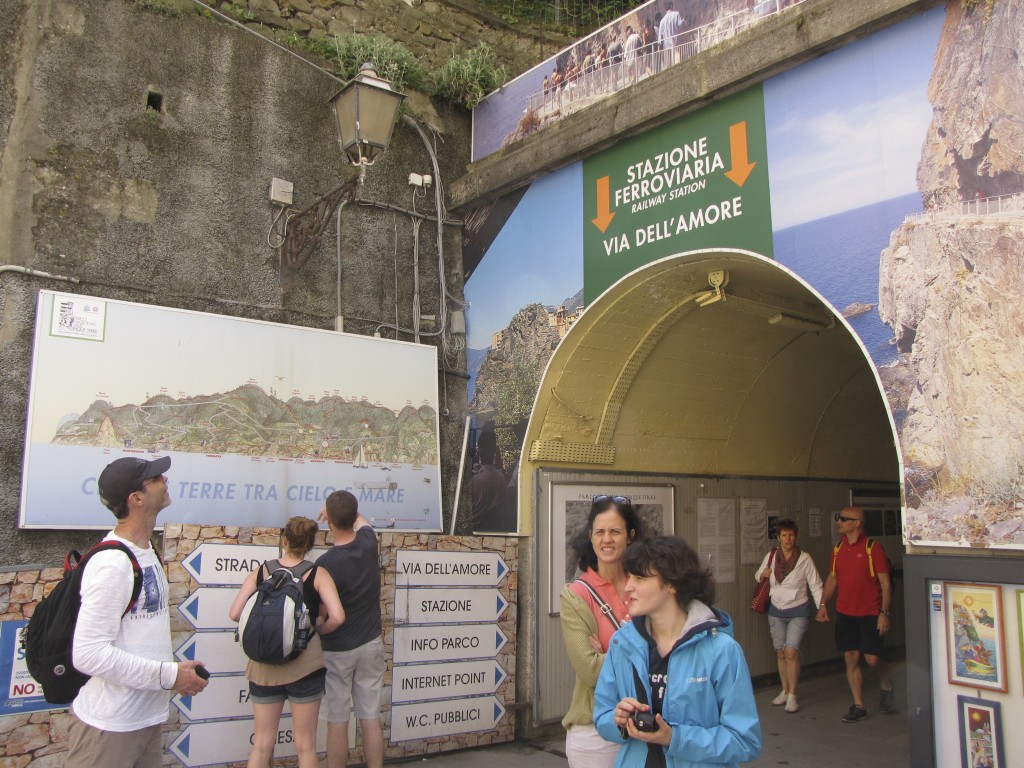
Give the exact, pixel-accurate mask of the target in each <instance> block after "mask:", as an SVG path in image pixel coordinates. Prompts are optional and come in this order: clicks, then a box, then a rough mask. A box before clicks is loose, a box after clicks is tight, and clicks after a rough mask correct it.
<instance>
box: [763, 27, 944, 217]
mask: <svg viewBox="0 0 1024 768" xmlns="http://www.w3.org/2000/svg"><path fill="white" fill-rule="evenodd" d="M944 18H945V12H944V10H943V9H942V8H941V7H939V8H934V9H932V10H930V11H928V12H927V13H924V14H921V15H920V16H916V17H915V18H914V19H913V20H911V21H908V22H905V23H903V24H897V25H896V26H894V27H891V28H889V29H887V30H885V31H884V32H881V33H879V34H876V35H872V36H871V37H869V38H867V39H865V40H861V41H859V42H857V43H853V44H851V45H848V46H846V47H845V48H842V49H840V50H838V51H835V52H833V53H830V54H828V55H827V56H823V57H822V58H820V59H818V60H817V61H815V62H812V63H809V64H805V65H803V66H801V67H797V68H796V69H794V70H792V71H790V72H787V73H785V74H782V75H779V76H778V77H774V78H772V79H770V80H768V81H766V82H765V85H764V100H765V123H766V125H767V132H768V136H767V138H768V161H769V167H770V169H771V171H770V176H771V198H772V227H773V229H775V230H780V229H785V228H787V227H791V226H793V225H795V224H800V223H803V222H805V221H813V220H815V219H820V218H824V217H826V216H831V215H832V214H834V213H838V212H840V211H848V210H852V209H854V208H860V207H861V206H864V205H869V204H871V203H875V202H878V201H881V200H888V199H890V198H893V197H899V196H901V195H906V194H909V193H911V192H915V191H916V190H917V184H916V174H917V163H918V161H919V160H920V158H921V146H922V144H923V142H924V138H925V135H926V133H927V130H928V125H929V123H930V122H931V114H932V110H931V105H930V104H929V102H928V92H927V89H928V80H929V78H930V77H931V72H932V67H933V65H934V59H935V49H936V46H937V44H938V38H939V31H940V29H941V26H942V22H943V20H944ZM879 168H883V169H885V170H884V172H882V173H879V172H878V169H879Z"/></svg>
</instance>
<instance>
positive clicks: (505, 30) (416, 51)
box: [175, 0, 573, 78]
mask: <svg viewBox="0 0 1024 768" xmlns="http://www.w3.org/2000/svg"><path fill="white" fill-rule="evenodd" d="M175 2H176V4H177V5H178V6H179V7H181V8H182V9H183V10H191V8H190V6H192V7H193V8H194V5H193V4H192V3H191V0H175ZM210 5H212V6H213V7H215V8H218V9H219V10H220V11H221V12H223V13H224V14H226V15H228V16H231V17H232V18H234V19H236V20H239V21H242V22H243V23H245V24H246V25H247V26H250V27H252V28H255V29H258V30H259V31H260V33H261V34H270V35H274V36H277V35H278V33H284V37H287V35H292V34H294V35H298V36H300V37H308V38H311V39H317V38H323V37H330V36H338V37H345V36H346V35H351V34H354V33H355V34H360V35H378V34H379V35H384V36H385V37H388V38H389V39H391V40H395V41H396V42H399V43H402V44H403V45H404V46H405V47H406V48H408V49H409V50H410V51H411V52H412V53H413V55H414V56H416V58H417V59H419V60H420V61H421V62H422V63H423V64H424V65H425V67H426V68H427V69H428V70H431V71H435V70H438V69H440V68H441V67H442V66H443V65H444V64H445V62H447V61H448V60H449V59H450V58H451V57H452V55H453V54H455V53H458V54H464V53H466V52H467V51H470V50H472V49H473V48H475V47H476V46H478V45H480V44H481V43H486V44H488V45H489V46H490V47H491V48H492V49H493V51H494V53H495V55H496V57H497V60H498V61H499V62H501V63H502V64H503V65H504V66H505V67H506V69H507V70H508V74H509V77H510V78H511V77H514V76H515V75H518V74H520V73H522V72H525V71H526V70H528V69H530V68H531V67H533V66H534V65H536V64H538V63H540V62H541V61H543V60H544V59H545V58H547V57H549V56H552V55H554V54H555V53H557V52H558V51H559V50H561V49H562V48H564V47H565V46H566V45H569V44H570V43H571V42H572V41H573V38H572V37H570V36H569V35H567V34H565V33H564V32H562V31H558V30H555V29H545V28H543V27H537V26H534V25H524V24H516V25H512V24H509V23H508V22H506V21H505V20H504V19H502V18H501V17H500V16H497V15H495V14H494V13H492V12H490V11H489V10H487V8H486V7H484V6H483V5H482V4H480V3H477V2H474V0H361V1H360V2H356V1H355V0H247V2H246V1H245V0H237V1H236V2H235V3H234V4H232V3H229V2H221V3H219V4H218V3H216V2H212V0H211V2H210ZM239 10H241V11H242V12H241V13H239V12H238V11H239ZM248 17H251V18H248Z"/></svg>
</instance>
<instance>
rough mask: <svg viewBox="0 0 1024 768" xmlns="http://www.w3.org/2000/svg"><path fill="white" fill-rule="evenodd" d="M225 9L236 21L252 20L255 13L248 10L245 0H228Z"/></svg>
mask: <svg viewBox="0 0 1024 768" xmlns="http://www.w3.org/2000/svg"><path fill="white" fill-rule="evenodd" d="M225 10H226V12H227V13H228V14H229V15H231V16H233V17H234V18H235V19H237V20H238V21H252V20H253V19H255V18H256V14H254V13H253V12H252V11H250V10H249V6H248V5H246V3H245V0H230V2H228V3H227V8H226V9H225Z"/></svg>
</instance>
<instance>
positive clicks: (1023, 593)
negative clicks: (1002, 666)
mask: <svg viewBox="0 0 1024 768" xmlns="http://www.w3.org/2000/svg"><path fill="white" fill-rule="evenodd" d="M1017 632H1018V633H1019V636H1020V646H1019V647H1020V677H1021V682H1022V683H1024V589H1018V590H1017Z"/></svg>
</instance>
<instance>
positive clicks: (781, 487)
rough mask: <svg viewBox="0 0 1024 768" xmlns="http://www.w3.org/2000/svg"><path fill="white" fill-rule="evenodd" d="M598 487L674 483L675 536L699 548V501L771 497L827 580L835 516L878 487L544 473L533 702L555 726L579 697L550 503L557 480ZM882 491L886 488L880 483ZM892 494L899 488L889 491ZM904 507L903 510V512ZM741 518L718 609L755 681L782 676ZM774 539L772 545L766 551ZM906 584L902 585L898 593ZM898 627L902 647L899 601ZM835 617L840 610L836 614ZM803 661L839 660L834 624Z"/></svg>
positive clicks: (814, 638) (895, 546) (892, 542)
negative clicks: (754, 597) (745, 552)
mask: <svg viewBox="0 0 1024 768" xmlns="http://www.w3.org/2000/svg"><path fill="white" fill-rule="evenodd" d="M553 482H554V483H588V484H590V483H592V484H601V485H605V486H607V485H615V484H621V485H622V486H623V491H624V493H625V494H626V495H629V494H628V486H629V485H645V486H649V485H672V486H673V487H674V488H675V514H674V524H675V533H676V534H677V535H679V536H682V537H683V538H684V539H686V540H687V541H689V542H690V543H691V544H694V545H696V543H697V504H698V499H700V498H734V499H736V502H737V513H738V509H739V500H740V499H766V500H767V502H768V504H767V508H768V510H769V511H770V512H772V513H775V512H777V513H778V514H779V515H780V516H781V517H791V518H793V519H794V520H796V522H797V525H798V526H799V527H800V536H799V543H800V546H801V548H802V549H803V550H804V551H805V552H808V553H810V555H811V557H813V558H814V562H815V564H816V565H817V567H818V572H819V573H820V574H821V575H822V580H823V581H824V578H825V576H826V575H827V573H826V572H827V569H828V563H829V557H830V555H831V549H832V546H833V541H834V537H835V523H834V521H833V515H834V513H835V512H837V511H839V510H840V509H842V508H843V507H845V506H847V505H849V504H850V494H851V490H852V489H853V488H854V487H856V488H859V489H864V488H872V487H876V486H874V485H872V484H867V483H863V482H861V483H851V482H848V481H845V482H844V481H826V480H813V481H812V480H780V479H760V478H701V477H676V476H671V475H644V474H598V473H592V472H587V473H575V472H564V471H558V472H553V471H545V470H540V471H539V472H538V478H537V482H536V484H535V488H536V489H537V494H536V500H537V504H536V507H535V510H536V519H535V525H536V527H535V528H534V530H535V532H536V539H535V540H536V553H537V561H536V562H537V569H536V570H537V573H536V581H535V587H536V592H535V596H536V600H535V603H534V604H535V605H536V606H537V611H538V616H537V625H536V626H537V646H536V647H537V657H536V658H537V663H536V667H535V670H536V675H537V680H536V684H535V685H536V687H535V690H536V692H537V700H536V701H535V702H534V715H535V723H536V724H541V723H550V722H554V721H558V720H560V719H561V717H562V715H563V714H564V713H565V711H566V710H567V709H568V707H569V702H570V699H571V697H572V686H573V671H572V667H571V665H570V664H569V659H568V657H567V656H566V654H565V647H564V645H563V643H562V633H561V627H560V624H559V617H558V615H557V613H549V611H548V603H549V599H548V594H549V592H550V583H551V582H550V578H551V546H550V543H551V537H550V534H549V532H550V530H551V519H550V518H551V500H550V491H551V484H552V483H553ZM877 487H878V488H880V489H882V488H883V487H884V486H882V485H879V486H877ZM886 490H887V491H890V492H891V490H892V488H888V489H886ZM897 508H898V507H897ZM812 509H818V510H820V512H821V514H820V518H819V519H820V526H819V530H818V531H817V535H812V533H814V532H813V531H812V530H811V528H810V525H809V522H810V515H809V510H812ZM739 523H740V521H739V519H737V525H736V529H737V538H736V553H737V554H736V559H737V564H736V581H735V582H734V583H728V584H724V583H719V584H718V590H717V594H718V598H717V603H716V605H717V606H718V607H719V608H721V609H722V610H724V611H725V612H726V613H728V614H729V615H730V616H732V618H733V620H734V622H735V635H736V639H737V641H739V643H740V645H742V646H743V649H744V651H745V653H746V656H747V663H748V664H749V666H750V672H751V674H752V675H753V676H755V677H757V676H759V675H765V674H770V673H773V672H775V671H776V669H777V668H776V662H775V651H774V650H773V649H772V646H771V640H770V638H769V635H768V622H767V619H765V617H763V616H759V615H757V614H755V613H753V612H752V611H751V610H750V608H749V604H750V597H751V593H752V592H753V588H754V570H755V569H756V568H757V566H758V565H759V563H754V564H747V565H744V564H742V563H740V562H739V560H740V551H741V549H740V541H739V528H740V526H739ZM876 538H878V539H879V540H881V541H882V542H883V544H884V545H885V547H886V550H887V552H889V554H890V557H892V558H893V560H894V561H896V562H897V563H898V562H900V561H901V560H902V545H901V542H900V538H899V536H892V537H885V536H878V537H876ZM770 545H771V544H770V542H769V541H768V540H767V538H766V540H765V542H764V551H765V552H767V551H768V549H769V547H770ZM898 590H899V585H897V592H898ZM894 608H895V611H894V626H893V631H892V633H891V635H890V637H889V639H888V642H889V644H890V645H895V646H902V645H903V644H904V640H903V617H902V601H901V600H898V599H897V600H896V601H894ZM830 613H834V612H833V611H830ZM802 651H803V663H804V664H805V665H806V664H812V663H814V662H818V661H823V660H827V659H832V658H835V657H836V656H837V653H836V650H835V644H834V642H833V633H832V625H831V624H828V625H821V624H817V623H812V625H811V629H810V630H809V631H808V633H807V635H806V636H805V637H804V641H803V644H802Z"/></svg>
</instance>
